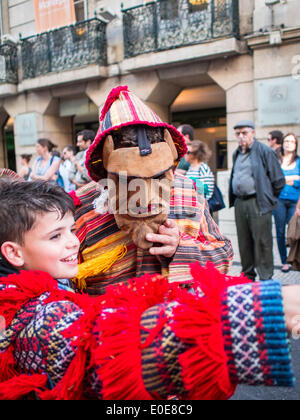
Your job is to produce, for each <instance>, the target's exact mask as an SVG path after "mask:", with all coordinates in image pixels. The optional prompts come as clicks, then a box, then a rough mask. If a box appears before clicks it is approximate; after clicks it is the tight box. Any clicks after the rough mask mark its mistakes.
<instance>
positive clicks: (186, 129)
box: [179, 124, 195, 140]
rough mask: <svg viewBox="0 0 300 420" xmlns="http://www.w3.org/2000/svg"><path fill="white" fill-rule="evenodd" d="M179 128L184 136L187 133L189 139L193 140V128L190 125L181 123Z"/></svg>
mask: <svg viewBox="0 0 300 420" xmlns="http://www.w3.org/2000/svg"><path fill="white" fill-rule="evenodd" d="M179 129H180V131H181V133H182V134H183V135H184V136H186V135H188V136H189V137H190V140H194V138H195V130H194V129H193V127H192V126H191V125H189V124H183V125H181V126H180V127H179Z"/></svg>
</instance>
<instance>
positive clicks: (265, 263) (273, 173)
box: [230, 120, 285, 281]
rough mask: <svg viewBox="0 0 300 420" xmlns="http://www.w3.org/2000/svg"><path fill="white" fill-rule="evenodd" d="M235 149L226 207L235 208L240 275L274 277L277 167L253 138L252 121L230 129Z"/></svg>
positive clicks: (278, 188) (280, 183)
mask: <svg viewBox="0 0 300 420" xmlns="http://www.w3.org/2000/svg"><path fill="white" fill-rule="evenodd" d="M234 130H235V135H236V137H237V139H238V141H239V147H238V149H237V150H236V151H235V152H234V155H233V170H232V174H231V180H230V206H231V207H232V206H234V207H235V218H236V226H237V233H238V242H239V250H240V255H241V262H242V271H243V273H244V274H245V275H246V276H247V277H248V278H250V279H251V280H253V281H254V280H255V279H256V271H255V270H257V273H258V275H259V277H260V280H269V279H272V277H273V274H274V260H273V237H272V211H273V210H274V209H275V208H276V207H277V205H278V198H277V197H278V196H279V195H280V193H281V191H282V189H283V188H284V186H285V178H284V175H283V173H282V170H281V167H280V163H279V161H278V158H277V156H276V153H274V151H273V150H271V149H270V148H269V147H267V146H265V145H264V144H262V143H260V142H259V141H257V140H256V138H255V127H254V124H253V122H252V121H247V120H245V121H240V122H239V123H238V124H236V125H235V127H234Z"/></svg>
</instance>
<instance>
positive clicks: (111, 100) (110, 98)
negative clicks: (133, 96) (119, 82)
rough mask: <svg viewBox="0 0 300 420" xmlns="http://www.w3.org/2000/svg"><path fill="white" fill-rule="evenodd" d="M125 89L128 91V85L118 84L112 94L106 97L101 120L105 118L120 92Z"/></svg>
mask: <svg viewBox="0 0 300 420" xmlns="http://www.w3.org/2000/svg"><path fill="white" fill-rule="evenodd" d="M124 91H125V92H128V86H118V87H116V88H114V89H113V90H112V91H111V92H110V94H109V95H108V97H107V99H106V102H105V104H104V107H103V108H102V111H101V116H100V121H103V120H104V118H105V115H106V114H107V113H108V111H109V110H110V107H111V106H112V104H113V103H114V102H115V100H117V99H118V98H119V96H120V93H121V92H124Z"/></svg>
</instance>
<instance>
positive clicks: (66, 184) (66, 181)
mask: <svg viewBox="0 0 300 420" xmlns="http://www.w3.org/2000/svg"><path fill="white" fill-rule="evenodd" d="M75 159H76V147H75V146H74V145H72V144H71V145H69V146H66V147H64V149H63V151H62V162H61V164H60V167H59V173H60V176H61V177H62V180H63V188H64V190H65V191H66V192H71V191H73V190H75V189H76V186H75V184H72V182H71V181H70V172H71V169H72V164H73V163H74V161H75Z"/></svg>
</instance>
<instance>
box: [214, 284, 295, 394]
mask: <svg viewBox="0 0 300 420" xmlns="http://www.w3.org/2000/svg"><path fill="white" fill-rule="evenodd" d="M222 330H223V337H224V343H225V351H226V353H227V356H228V369H229V374H230V378H231V381H232V382H233V383H236V384H237V383H239V384H248V385H267V386H283V387H290V386H294V385H295V382H294V376H293V372H292V367H291V356H290V351H289V340H288V332H287V328H286V325H285V318H284V310H283V301H282V287H281V283H280V282H279V281H278V282H277V281H269V282H264V283H251V284H247V285H241V286H234V287H231V288H229V289H227V290H226V292H225V294H224V296H223V308H222Z"/></svg>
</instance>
